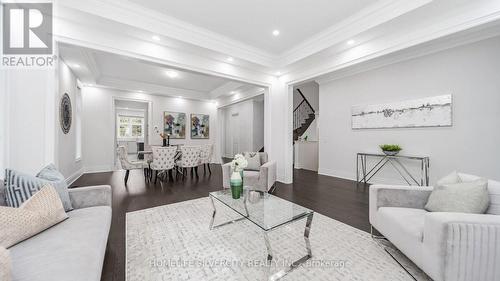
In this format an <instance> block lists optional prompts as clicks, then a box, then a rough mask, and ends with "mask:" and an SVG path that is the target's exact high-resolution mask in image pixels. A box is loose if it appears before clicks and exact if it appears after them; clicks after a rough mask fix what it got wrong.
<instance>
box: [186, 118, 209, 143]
mask: <svg viewBox="0 0 500 281" xmlns="http://www.w3.org/2000/svg"><path fill="white" fill-rule="evenodd" d="M191 138H192V139H208V138H210V115H206V114H191Z"/></svg>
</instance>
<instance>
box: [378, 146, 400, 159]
mask: <svg viewBox="0 0 500 281" xmlns="http://www.w3.org/2000/svg"><path fill="white" fill-rule="evenodd" d="M380 149H382V152H384V154H385V155H389V156H394V155H396V154H398V153H399V152H400V151H401V150H403V149H402V148H401V147H400V146H399V145H397V144H382V145H380Z"/></svg>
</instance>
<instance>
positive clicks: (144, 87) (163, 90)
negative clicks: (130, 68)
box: [97, 75, 211, 101]
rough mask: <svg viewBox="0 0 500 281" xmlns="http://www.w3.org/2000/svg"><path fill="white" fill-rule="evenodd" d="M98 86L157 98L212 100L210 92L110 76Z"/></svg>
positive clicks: (102, 79)
mask: <svg viewBox="0 0 500 281" xmlns="http://www.w3.org/2000/svg"><path fill="white" fill-rule="evenodd" d="M97 84H99V85H102V86H107V87H111V88H115V89H123V90H128V91H129V92H130V91H132V92H133V91H134V90H137V91H139V90H141V91H143V92H144V94H150V95H157V96H167V97H179V96H181V97H183V98H188V99H195V100H205V101H207V100H211V97H210V94H209V93H208V92H200V91H194V90H188V89H182V88H174V87H167V86H162V85H157V84H152V83H144V82H140V81H133V80H130V79H121V78H117V77H113V76H109V75H102V76H101V77H100V78H99V79H98V81H97Z"/></svg>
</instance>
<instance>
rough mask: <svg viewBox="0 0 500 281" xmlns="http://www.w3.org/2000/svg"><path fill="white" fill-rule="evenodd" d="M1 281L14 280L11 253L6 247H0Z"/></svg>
mask: <svg viewBox="0 0 500 281" xmlns="http://www.w3.org/2000/svg"><path fill="white" fill-rule="evenodd" d="M0 280H2V281H11V280H12V263H11V260H10V255H9V251H8V250H7V249H5V248H4V247H0Z"/></svg>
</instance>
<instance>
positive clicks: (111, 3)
mask: <svg viewBox="0 0 500 281" xmlns="http://www.w3.org/2000/svg"><path fill="white" fill-rule="evenodd" d="M56 4H57V5H61V6H64V7H66V8H70V9H76V10H79V11H82V12H85V13H89V14H93V15H97V16H100V17H103V18H106V19H108V20H113V21H116V22H119V23H122V24H126V25H130V26H134V27H138V28H141V29H143V30H147V31H149V32H151V33H152V34H156V35H159V36H165V37H169V38H173V39H176V40H179V41H183V42H187V43H190V44H193V45H196V46H202V47H204V48H208V49H212V50H215V51H218V52H220V53H222V54H226V55H228V56H232V57H234V58H240V59H243V60H248V61H250V62H254V63H257V64H260V65H263V66H267V67H272V66H274V65H276V56H275V55H273V54H271V53H269V52H266V51H264V50H261V49H258V48H256V47H253V46H250V45H247V44H245V43H243V42H240V41H237V40H234V39H232V38H229V37H226V36H224V35H221V34H218V33H215V32H213V31H210V30H208V29H205V28H202V27H199V26H195V25H193V24H191V23H188V22H184V21H181V20H178V19H175V18H173V17H170V16H167V15H165V14H162V13H159V12H157V11H155V10H151V9H147V8H144V7H142V6H140V5H137V4H134V3H132V2H129V1H126V0H120V1H118V0H86V1H81V0H64V1H57V2H56ZM59 16H63V15H59Z"/></svg>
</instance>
